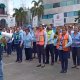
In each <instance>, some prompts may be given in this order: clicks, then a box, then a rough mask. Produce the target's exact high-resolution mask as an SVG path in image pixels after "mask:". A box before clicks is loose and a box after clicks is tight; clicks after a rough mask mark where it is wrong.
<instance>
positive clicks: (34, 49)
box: [33, 42, 37, 57]
mask: <svg viewBox="0 0 80 80" xmlns="http://www.w3.org/2000/svg"><path fill="white" fill-rule="evenodd" d="M36 48H37V47H36V42H33V55H34V57H35V56H36V53H37V49H36Z"/></svg>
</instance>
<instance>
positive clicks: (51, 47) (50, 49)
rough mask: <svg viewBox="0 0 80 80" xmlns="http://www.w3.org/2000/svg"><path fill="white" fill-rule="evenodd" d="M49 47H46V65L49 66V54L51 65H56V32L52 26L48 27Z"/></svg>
mask: <svg viewBox="0 0 80 80" xmlns="http://www.w3.org/2000/svg"><path fill="white" fill-rule="evenodd" d="M47 37H48V40H47V46H46V63H45V64H49V53H50V54H51V65H53V64H54V44H53V43H54V42H53V38H54V32H53V30H52V27H51V26H48V27H47Z"/></svg>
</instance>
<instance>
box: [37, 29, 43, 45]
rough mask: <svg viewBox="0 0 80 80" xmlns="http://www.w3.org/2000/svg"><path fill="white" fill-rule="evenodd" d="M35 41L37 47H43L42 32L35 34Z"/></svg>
mask: <svg viewBox="0 0 80 80" xmlns="http://www.w3.org/2000/svg"><path fill="white" fill-rule="evenodd" d="M36 40H37V44H38V45H44V30H42V31H41V32H40V31H38V32H37V33H36Z"/></svg>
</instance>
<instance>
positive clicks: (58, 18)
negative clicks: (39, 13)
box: [54, 13, 64, 26]
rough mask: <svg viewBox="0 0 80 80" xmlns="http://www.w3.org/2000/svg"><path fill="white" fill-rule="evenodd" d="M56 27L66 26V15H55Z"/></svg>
mask: <svg viewBox="0 0 80 80" xmlns="http://www.w3.org/2000/svg"><path fill="white" fill-rule="evenodd" d="M54 26H64V13H60V14H55V15H54Z"/></svg>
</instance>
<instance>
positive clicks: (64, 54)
mask: <svg viewBox="0 0 80 80" xmlns="http://www.w3.org/2000/svg"><path fill="white" fill-rule="evenodd" d="M68 56H69V53H68V52H65V51H62V50H60V59H61V67H62V70H63V71H67V69H68Z"/></svg>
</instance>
